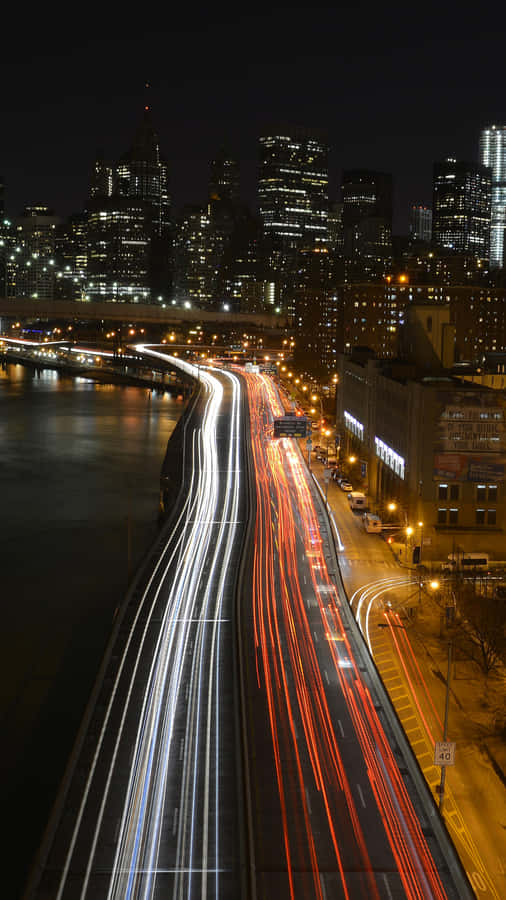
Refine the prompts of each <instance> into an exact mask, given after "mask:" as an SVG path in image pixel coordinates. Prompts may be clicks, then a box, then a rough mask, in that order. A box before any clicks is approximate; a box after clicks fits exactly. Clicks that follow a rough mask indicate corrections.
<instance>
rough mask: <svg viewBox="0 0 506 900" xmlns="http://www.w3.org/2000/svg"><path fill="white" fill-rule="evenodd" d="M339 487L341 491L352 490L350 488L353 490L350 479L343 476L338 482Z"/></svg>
mask: <svg viewBox="0 0 506 900" xmlns="http://www.w3.org/2000/svg"><path fill="white" fill-rule="evenodd" d="M339 487H340V488H341V490H342V491H346V492H348V491H352V490H353V485H352V484H351V482H350V481H346V479H345V478H343V479H342V480H341V481H340V482H339Z"/></svg>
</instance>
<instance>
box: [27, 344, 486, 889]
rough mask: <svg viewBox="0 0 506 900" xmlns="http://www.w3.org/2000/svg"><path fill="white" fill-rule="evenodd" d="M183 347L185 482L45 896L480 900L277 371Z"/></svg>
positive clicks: (122, 626)
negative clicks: (357, 596) (397, 722)
mask: <svg viewBox="0 0 506 900" xmlns="http://www.w3.org/2000/svg"><path fill="white" fill-rule="evenodd" d="M137 349H138V350H139V352H143V353H146V354H153V355H158V356H163V354H158V353H157V351H155V350H153V349H151V348H146V347H142V348H137ZM169 361H170V363H171V364H172V365H175V364H179V365H181V366H182V367H183V368H185V370H186V372H187V373H188V374H191V375H192V376H193V377H194V378H196V379H197V380H198V381H199V382H200V391H199V392H198V396H197V400H195V401H193V405H192V404H191V405H190V409H189V414H188V416H187V417H186V418H185V420H184V432H183V442H182V446H183V482H182V488H181V492H180V498H179V501H178V502H177V503H176V504H175V508H174V511H173V515H172V517H171V518H170V519H169V521H168V523H167V525H166V526H165V528H164V529H163V530H162V532H161V534H160V537H159V539H158V542H157V546H156V547H154V548H153V551H152V555H151V558H150V559H149V560H148V561H147V562H146V565H145V566H144V568H143V569H142V570H141V572H140V574H139V576H138V579H137V581H136V582H135V584H134V587H133V589H132V591H131V592H130V594H129V596H128V598H127V602H126V604H125V605H124V606H123V607H122V609H121V611H120V613H119V615H118V619H117V622H116V626H115V630H114V634H113V638H112V640H111V644H110V647H109V650H108V653H107V654H106V657H105V659H104V664H103V666H102V670H101V672H100V676H99V679H98V681H97V690H96V692H95V695H94V697H93V702H91V703H90V707H89V711H88V714H87V716H86V717H85V721H84V722H83V728H82V731H81V736H80V740H79V741H78V744H77V746H76V749H75V753H74V756H73V759H72V760H71V764H70V767H69V772H68V777H67V778H66V779H65V781H64V784H63V787H62V791H61V794H60V797H59V798H58V802H57V804H56V807H55V812H54V816H53V818H52V820H51V822H50V823H49V826H48V831H47V835H46V839H45V841H44V843H43V846H42V848H41V853H40V855H39V858H38V864H37V867H36V869H35V871H34V875H33V878H32V880H31V882H30V885H29V889H28V891H27V893H26V894H25V898H26V900H35V898H37V900H49V898H51V900H73V898H80V900H102V898H104V900H125V898H136V900H138V898H142V900H158V898H162V897H163V898H171V900H183V898H185V900H194V898H200V900H218V898H220V900H229V898H230V900H237V898H239V897H243V898H245V900H285V898H287V900H299V898H301V900H302V898H304V900H306V898H308V900H311V898H318V900H327V898H328V900H330V898H349V900H355V898H363V897H367V898H372V900H394V898H395V900H397V898H408V900H429V898H434V900H445V898H448V900H467V897H471V896H472V895H471V894H470V893H469V892H468V887H467V882H466V881H465V879H463V876H462V872H461V869H460V867H459V865H458V864H457V863H456V859H455V857H454V855H452V853H451V852H448V848H447V847H446V844H445V840H444V839H445V835H444V830H442V826H441V823H440V820H439V816H438V814H437V812H436V811H435V807H434V806H433V805H432V806H430V804H429V805H427V802H426V800H427V797H425V796H424V795H423V791H422V792H421V788H420V784H422V785H423V787H425V785H424V782H423V778H422V776H421V773H418V775H419V782H420V783H419V782H418V781H417V771H415V770H414V769H413V766H412V764H411V763H410V759H411V757H410V756H409V751H408V749H407V744H402V740H400V738H399V733H397V732H396V730H395V727H393V726H392V718H391V717H389V715H388V710H387V708H388V709H390V705H389V703H388V701H387V698H386V695H385V694H384V693H383V694H382V693H381V690H379V686H378V684H377V681H378V679H377V678H376V675H375V671H374V670H373V668H372V666H371V664H370V660H369V656H368V652H367V650H366V646H365V643H364V641H363V639H362V636H361V633H360V630H359V629H358V627H357V625H356V623H355V620H354V617H353V612H352V611H351V609H350V608H349V606H348V602H347V600H346V596H345V593H344V589H343V584H342V581H341V577H340V574H339V569H338V565H337V555H336V552H335V548H334V538H333V535H332V533H331V531H330V530H329V523H328V518H327V516H326V514H325V512H324V508H323V504H322V502H321V498H319V495H318V493H317V490H316V487H315V484H314V482H313V479H312V478H311V475H310V473H308V471H307V467H306V465H305V462H304V460H303V459H302V456H301V453H300V451H299V448H298V446H297V444H296V442H294V441H293V442H292V441H290V440H285V439H281V440H273V438H272V419H273V415H277V414H280V413H281V412H282V409H281V406H280V401H279V396H278V394H277V391H276V388H275V386H274V384H273V382H272V381H271V380H270V379H269V378H268V377H267V376H261V375H253V374H244V373H243V374H241V375H239V374H238V373H237V372H235V371H212V370H210V369H208V368H202V367H198V368H197V367H194V366H192V365H191V364H188V363H182V362H179V361H178V360H176V359H174V358H169ZM246 399H247V407H246ZM338 545H340V544H339V539H338ZM97 577H99V576H98V575H97ZM408 757H409V758H408ZM429 799H430V798H429Z"/></svg>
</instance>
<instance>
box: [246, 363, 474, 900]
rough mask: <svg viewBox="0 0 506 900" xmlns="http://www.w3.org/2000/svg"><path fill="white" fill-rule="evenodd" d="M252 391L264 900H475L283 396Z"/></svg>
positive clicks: (254, 387)
mask: <svg viewBox="0 0 506 900" xmlns="http://www.w3.org/2000/svg"><path fill="white" fill-rule="evenodd" d="M247 380H248V391H249V396H250V410H251V446H252V454H253V460H254V472H255V483H256V523H255V549H254V552H253V579H252V587H251V591H250V593H251V609H252V614H251V619H250V627H249V629H248V630H247V631H246V633H245V648H246V649H245V655H246V657H247V670H248V671H247V678H246V683H247V685H248V692H249V693H248V698H247V703H246V704H245V710H246V717H247V721H246V727H247V730H248V740H247V747H248V754H249V763H250V765H249V771H250V798H251V799H250V804H251V817H252V820H253V824H254V835H255V845H254V851H255V887H256V890H257V895H258V896H259V897H266V898H270V897H279V898H285V897H286V898H299V897H300V898H302V897H311V898H312V897H314V898H322V900H325V898H330V897H332V898H340V897H343V898H359V897H374V898H392V897H407V898H429V897H431V898H432V897H433V898H443V897H459V898H460V897H462V896H466V891H467V885H466V883H465V880H464V879H463V880H462V883H461V884H459V885H456V884H455V883H454V875H453V874H451V873H450V872H449V869H448V862H449V860H448V858H445V856H444V854H443V853H442V852H440V847H439V836H438V834H437V832H438V826H439V822H438V820H437V816H436V817H434V815H433V813H431V806H430V803H427V797H426V795H425V794H424V791H423V787H421V786H420V784H415V781H416V777H415V778H414V777H413V772H414V773H415V776H416V767H415V768H413V766H412V763H411V760H410V758H409V756H410V755H409V752H407V750H406V747H405V746H404V745H402V746H401V743H400V742H399V741H398V740H397V737H396V734H395V731H394V730H392V728H391V727H389V718H388V716H387V715H385V707H386V706H387V705H388V701H386V698H385V697H384V696H383V695H381V693H380V692H379V691H378V690H377V686H376V685H375V683H374V675H373V673H372V670H371V668H370V666H369V667H368V664H367V662H368V660H367V651H366V650H365V647H364V644H363V641H362V639H361V637H360V635H359V634H357V632H356V629H355V626H354V623H353V620H352V617H351V615H350V610H349V608H348V604H347V602H346V601H345V599H344V593H343V591H342V584H341V581H340V578H339V575H338V571H337V567H336V562H337V560H336V557H335V552H334V548H333V542H332V540H331V535H330V533H329V531H328V527H327V520H326V517H325V516H324V514H323V511H322V508H321V506H320V504H319V503H318V501H317V499H316V491H315V489H314V486H313V484H312V480H311V478H310V476H309V473H308V471H307V469H306V466H305V464H304V462H303V460H302V457H301V455H300V453H299V451H298V449H296V448H294V447H293V446H292V444H291V442H290V441H289V440H288V441H287V440H280V441H273V440H272V439H271V422H272V416H273V415H279V414H281V413H282V410H281V409H280V406H279V400H278V397H277V394H276V392H275V390H274V388H273V386H272V383H271V382H270V381H269V380H268V379H267V378H258V377H256V376H247ZM420 790H421V793H420ZM434 826H436V830H435V831H434ZM454 863H455V860H454V859H453V857H451V859H450V867H452V866H453V865H454ZM455 871H457V878H458V877H459V874H458V865H457V866H455Z"/></svg>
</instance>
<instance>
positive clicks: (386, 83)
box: [0, 4, 504, 233]
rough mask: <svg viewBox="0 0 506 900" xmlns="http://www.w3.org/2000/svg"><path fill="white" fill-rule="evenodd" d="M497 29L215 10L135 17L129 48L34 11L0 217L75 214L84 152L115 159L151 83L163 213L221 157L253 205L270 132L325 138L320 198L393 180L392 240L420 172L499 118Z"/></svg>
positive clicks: (123, 34)
mask: <svg viewBox="0 0 506 900" xmlns="http://www.w3.org/2000/svg"><path fill="white" fill-rule="evenodd" d="M436 10H437V14H436ZM432 12H434V15H431V13H432ZM16 16H17V13H16V12H15V11H12V10H10V11H9V14H8V21H7V26H8V33H16V32H15V26H17V27H18V28H19V29H20V30H19V33H21V23H20V22H17V21H16ZM503 19H504V13H500V14H499V17H497V16H496V18H495V19H494V21H493V22H492V20H490V19H489V18H488V17H487V15H486V10H484V11H483V17H482V20H481V21H480V22H479V24H480V25H481V24H482V23H483V27H481V29H480V33H479V40H478V38H477V37H476V22H475V21H473V22H471V20H469V19H468V18H467V16H466V15H465V13H464V11H462V12H461V14H460V15H457V11H456V9H454V10H452V9H451V8H450V9H444V10H442V9H438V8H436V7H435V6H434V7H430V6H429V7H427V8H426V9H425V8H424V16H423V18H422V17H420V16H417V15H416V12H415V11H413V10H406V9H405V8H404V7H402V6H401V5H400V4H393V5H390V6H389V8H388V9H386V10H385V9H381V10H380V9H376V8H375V7H373V6H372V5H369V4H361V5H360V6H359V7H356V8H353V9H340V10H337V9H326V8H325V7H315V8H312V9H310V8H309V7H293V6H292V7H274V8H273V9H272V11H271V12H270V13H269V14H267V13H265V12H263V11H262V10H260V11H257V12H255V13H235V14H230V12H228V13H225V12H224V10H221V9H220V8H219V7H217V8H213V11H210V10H208V11H206V10H199V9H198V8H197V11H196V15H194V14H193V13H192V15H191V16H190V13H189V12H188V13H186V12H185V11H184V10H183V11H181V10H179V11H178V12H177V13H175V14H173V16H172V18H171V20H170V21H168V20H164V19H163V18H162V19H160V20H159V21H158V20H157V22H156V23H154V22H151V21H149V22H142V21H141V22H140V24H139V33H138V34H137V33H136V36H135V37H132V29H131V28H127V23H119V22H118V21H116V20H115V17H114V16H113V14H112V12H111V13H110V14H106V15H105V18H104V17H101V18H100V28H98V26H97V20H96V17H94V15H93V9H91V12H90V15H89V16H87V17H86V21H85V22H80V23H79V29H73V28H71V27H70V25H66V24H65V22H66V21H67V20H66V18H65V17H62V18H61V21H59V22H58V28H57V29H55V25H54V20H52V21H47V20H46V19H44V17H43V15H41V14H39V13H35V14H34V17H32V18H31V19H30V21H29V22H27V23H23V31H22V33H23V53H20V51H19V47H16V45H15V42H14V44H12V45H10V44H9V45H8V46H7V47H6V52H5V54H4V57H3V60H2V66H3V76H4V84H6V85H7V86H8V90H7V91H6V101H5V114H4V121H5V122H8V123H9V127H8V129H7V138H6V140H5V142H4V144H3V147H2V151H3V152H2V154H1V155H0V173H1V174H2V175H3V176H4V178H5V183H6V205H7V209H8V210H9V211H10V212H12V214H13V215H15V214H19V213H20V212H21V210H22V207H23V206H24V205H26V204H29V203H34V202H44V203H47V204H48V205H50V206H54V207H55V209H56V211H57V212H58V213H59V214H61V215H69V214H71V213H73V212H75V211H77V210H79V209H80V208H82V207H83V205H84V203H85V200H86V196H87V189H88V181H89V175H90V171H91V168H92V165H93V160H94V159H95V155H96V150H97V148H98V147H102V148H103V151H104V155H105V157H111V158H117V157H119V156H120V154H121V153H123V152H124V150H125V148H126V147H127V146H129V144H130V142H131V139H132V133H133V131H134V130H135V128H136V127H137V122H138V115H139V110H140V109H141V104H143V102H144V94H145V89H144V84H145V82H146V79H149V81H150V83H151V85H152V87H151V94H152V97H151V105H152V108H153V115H154V121H155V125H156V127H157V130H158V131H159V134H160V144H161V148H162V151H163V153H164V155H165V156H166V158H167V160H168V162H169V176H170V190H171V193H172V196H173V197H174V202H175V205H176V206H180V205H182V204H183V203H185V202H186V203H192V202H194V203H199V202H202V199H203V197H205V193H206V188H207V182H208V167H209V162H210V160H211V159H212V158H213V157H214V156H215V154H216V152H217V150H218V148H219V147H220V146H223V145H224V146H227V147H228V148H229V149H230V151H231V152H232V153H233V154H234V155H235V156H236V157H237V158H239V159H240V160H241V163H242V178H243V195H244V199H246V200H248V201H249V202H252V200H253V196H254V191H255V185H256V174H257V138H258V135H259V134H260V133H261V131H262V129H263V128H264V126H265V124H266V123H269V122H273V121H280V120H282V121H289V122H293V124H299V125H303V126H307V127H309V128H313V127H321V128H324V129H326V130H327V131H328V133H329V139H328V143H329V145H330V147H331V159H330V184H329V195H330V197H331V199H335V198H336V197H337V189H338V184H339V181H340V177H341V173H342V171H343V170H346V169H353V168H357V169H358V168H368V169H373V170H378V171H385V172H391V173H392V174H393V178H394V210H395V214H394V231H395V232H397V233H398V232H400V231H402V232H407V231H408V223H409V211H410V208H411V206H412V205H413V204H424V205H430V201H431V194H432V165H433V163H434V162H435V161H436V160H439V159H444V158H446V157H447V156H450V155H451V156H454V157H455V158H458V159H468V160H470V161H476V162H477V161H478V155H479V150H478V144H479V134H480V131H481V130H482V129H483V128H486V127H488V126H489V125H491V124H493V123H498V124H501V123H502V122H503V121H504V100H503V96H502V93H501V88H500V86H501V83H502V82H501V79H500V77H499V75H500V59H501V54H500V53H498V52H496V51H498V50H499V49H500V46H501V40H502V35H501V24H502V20H503ZM62 23H63V24H62ZM470 58H472V59H473V65H472V66H468V65H467V64H466V60H469V59H470ZM435 63H437V65H436V64H435ZM35 85H36V87H35Z"/></svg>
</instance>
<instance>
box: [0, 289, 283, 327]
mask: <svg viewBox="0 0 506 900" xmlns="http://www.w3.org/2000/svg"><path fill="white" fill-rule="evenodd" d="M0 316H8V317H12V318H18V319H27V318H45V319H52V320H58V319H65V320H67V319H68V320H72V319H79V320H80V321H97V320H102V319H103V320H105V321H111V322H117V321H122V322H124V321H128V322H132V323H139V324H147V325H160V326H165V325H166V326H172V325H178V324H182V323H188V324H191V323H202V324H207V325H209V326H211V325H213V324H219V325H221V326H223V327H225V328H231V329H234V330H237V329H239V328H253V329H258V330H263V331H272V332H274V333H276V332H279V331H280V330H281V329H285V328H287V327H288V320H287V318H286V316H283V315H278V314H275V313H246V312H242V313H241V312H227V311H221V310H210V309H209V310H206V309H197V308H196V307H186V306H183V307H181V306H175V305H172V304H167V305H163V306H160V305H155V304H143V303H114V302H108V303H100V302H95V301H78V300H42V299H32V298H27V297H16V298H14V297H8V298H7V297H0Z"/></svg>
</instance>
